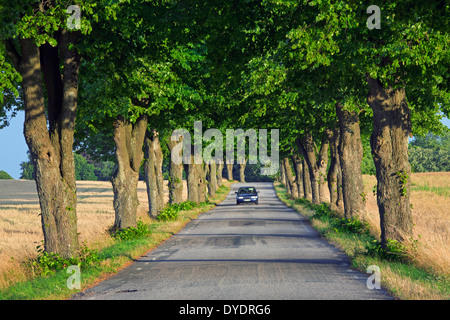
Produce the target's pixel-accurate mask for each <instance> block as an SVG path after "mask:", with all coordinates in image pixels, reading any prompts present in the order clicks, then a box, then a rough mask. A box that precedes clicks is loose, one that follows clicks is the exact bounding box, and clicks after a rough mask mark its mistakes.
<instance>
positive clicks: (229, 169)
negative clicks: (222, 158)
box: [227, 163, 233, 181]
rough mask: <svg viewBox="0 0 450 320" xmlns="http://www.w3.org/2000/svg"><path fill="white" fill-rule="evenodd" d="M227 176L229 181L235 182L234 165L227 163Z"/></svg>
mask: <svg viewBox="0 0 450 320" xmlns="http://www.w3.org/2000/svg"><path fill="white" fill-rule="evenodd" d="M227 175H228V181H231V180H233V164H232V163H227Z"/></svg>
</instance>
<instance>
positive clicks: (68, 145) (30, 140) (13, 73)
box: [0, 0, 93, 257]
mask: <svg viewBox="0 0 450 320" xmlns="http://www.w3.org/2000/svg"><path fill="white" fill-rule="evenodd" d="M80 4H81V5H82V6H83V9H84V13H85V14H84V15H83V18H82V21H81V22H82V23H81V28H80V29H79V30H78V29H75V30H73V29H72V28H71V27H70V26H69V24H67V21H66V20H67V15H66V12H65V11H66V8H65V7H64V5H63V4H61V3H60V2H59V1H47V2H45V3H44V2H42V3H41V2H34V1H26V0H24V1H19V2H14V3H11V2H2V5H1V7H0V18H1V20H2V22H3V25H4V28H5V29H4V30H5V32H2V34H1V44H0V61H2V72H1V74H2V75H1V77H2V81H1V83H2V85H1V92H2V94H1V96H2V97H3V96H4V93H5V89H6V90H10V91H12V92H13V93H14V94H15V95H16V96H17V95H18V91H19V89H18V88H17V85H19V84H20V89H21V90H22V92H23V101H24V109H25V123H24V135H25V140H26V143H27V145H28V148H29V150H30V154H31V158H32V159H33V162H34V164H35V168H36V185H37V191H38V196H39V203H40V207H41V220H42V228H43V232H44V239H45V250H46V251H47V252H55V253H58V254H61V255H62V256H64V257H70V256H73V255H76V254H77V250H78V233H77V218H76V191H75V188H76V186H75V165H74V159H73V155H72V144H73V131H74V124H75V114H76V109H77V96H78V71H79V65H80V53H79V51H78V48H77V44H78V42H79V39H80V38H81V37H82V36H83V35H85V34H87V33H89V32H90V22H89V20H87V19H86V17H90V14H91V13H92V11H91V10H92V7H93V4H92V3H89V2H85V1H81V3H80ZM3 70H5V72H3ZM0 100H1V101H3V98H2V99H0ZM47 124H48V127H47Z"/></svg>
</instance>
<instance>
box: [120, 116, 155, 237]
mask: <svg viewBox="0 0 450 320" xmlns="http://www.w3.org/2000/svg"><path fill="white" fill-rule="evenodd" d="M146 131H147V116H141V117H139V118H138V119H137V120H136V123H135V124H131V123H130V122H128V121H127V120H125V119H123V118H122V117H121V116H119V117H117V119H116V120H115V122H114V142H115V143H116V159H117V164H118V167H117V170H116V172H115V173H114V175H113V178H112V185H113V192H114V211H115V221H114V226H113V228H112V230H113V231H117V230H121V229H126V228H129V227H135V226H136V215H137V207H138V205H139V200H138V196H137V186H138V181H139V168H140V166H141V161H142V159H143V157H144V153H143V151H142V146H143V144H144V138H145V132H146Z"/></svg>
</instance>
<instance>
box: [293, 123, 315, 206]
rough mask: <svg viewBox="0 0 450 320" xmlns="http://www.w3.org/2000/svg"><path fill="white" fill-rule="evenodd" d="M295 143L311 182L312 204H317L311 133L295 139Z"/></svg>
mask: <svg viewBox="0 0 450 320" xmlns="http://www.w3.org/2000/svg"><path fill="white" fill-rule="evenodd" d="M295 142H296V143H297V147H298V150H299V152H300V153H301V154H302V155H303V156H304V158H305V159H306V162H307V164H308V170H309V178H310V181H311V195H312V203H313V204H319V203H320V194H319V183H318V181H319V168H318V166H317V157H316V151H315V143H314V140H313V137H312V135H311V133H309V132H307V133H306V134H305V135H304V137H303V139H299V138H297V139H296V140H295Z"/></svg>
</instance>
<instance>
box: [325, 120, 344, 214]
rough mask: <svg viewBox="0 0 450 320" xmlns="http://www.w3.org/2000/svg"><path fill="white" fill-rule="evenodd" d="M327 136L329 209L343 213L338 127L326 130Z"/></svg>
mask: <svg viewBox="0 0 450 320" xmlns="http://www.w3.org/2000/svg"><path fill="white" fill-rule="evenodd" d="M327 138H328V141H329V144H330V168H329V170H328V175H327V181H328V189H329V191H330V209H331V210H334V211H337V212H339V213H341V214H343V213H344V202H343V198H342V187H341V184H342V178H341V176H342V173H341V164H340V161H339V153H338V146H339V127H338V126H336V127H335V128H334V129H333V130H327Z"/></svg>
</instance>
